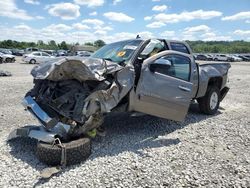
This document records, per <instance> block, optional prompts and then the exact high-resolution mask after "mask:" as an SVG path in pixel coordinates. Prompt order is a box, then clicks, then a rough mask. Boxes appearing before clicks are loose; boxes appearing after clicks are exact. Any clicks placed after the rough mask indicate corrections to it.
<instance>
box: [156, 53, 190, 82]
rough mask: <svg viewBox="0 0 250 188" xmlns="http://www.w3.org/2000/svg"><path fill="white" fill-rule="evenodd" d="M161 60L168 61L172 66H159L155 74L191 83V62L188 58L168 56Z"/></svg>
mask: <svg viewBox="0 0 250 188" xmlns="http://www.w3.org/2000/svg"><path fill="white" fill-rule="evenodd" d="M161 58H162V59H165V60H168V61H169V62H170V63H171V66H169V67H167V66H159V67H157V68H156V69H155V72H158V73H161V74H165V75H168V76H172V77H175V78H179V79H182V80H185V81H189V78H190V63H191V62H190V59H189V58H188V57H185V56H181V55H167V56H164V57H161Z"/></svg>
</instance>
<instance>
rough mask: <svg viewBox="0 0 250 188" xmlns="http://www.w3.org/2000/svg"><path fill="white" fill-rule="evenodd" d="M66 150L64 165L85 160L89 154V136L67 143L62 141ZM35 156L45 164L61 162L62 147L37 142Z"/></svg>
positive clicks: (52, 164) (54, 164)
mask: <svg viewBox="0 0 250 188" xmlns="http://www.w3.org/2000/svg"><path fill="white" fill-rule="evenodd" d="M63 145H64V147H65V150H66V165H74V164H77V163H80V162H82V161H84V160H86V159H87V158H88V157H89V156H90V154H91V141H90V139H89V138H80V139H78V140H73V141H70V142H68V143H63ZM36 154H37V157H38V159H39V160H40V161H42V162H43V163H45V164H47V165H51V166H57V165H60V164H61V158H62V148H61V147H59V146H58V145H54V146H53V145H52V144H48V143H44V142H38V144H37V152H36Z"/></svg>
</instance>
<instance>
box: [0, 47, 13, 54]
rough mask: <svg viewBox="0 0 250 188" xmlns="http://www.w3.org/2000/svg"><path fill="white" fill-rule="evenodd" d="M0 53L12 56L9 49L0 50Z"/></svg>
mask: <svg viewBox="0 0 250 188" xmlns="http://www.w3.org/2000/svg"><path fill="white" fill-rule="evenodd" d="M0 52H2V53H4V54H11V55H12V51H11V50H10V49H5V48H0Z"/></svg>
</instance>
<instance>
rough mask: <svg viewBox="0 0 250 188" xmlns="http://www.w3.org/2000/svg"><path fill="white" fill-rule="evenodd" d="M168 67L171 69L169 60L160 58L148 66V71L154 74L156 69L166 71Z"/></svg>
mask: <svg viewBox="0 0 250 188" xmlns="http://www.w3.org/2000/svg"><path fill="white" fill-rule="evenodd" d="M170 67H171V62H170V61H169V60H167V59H163V58H160V59H157V60H155V61H154V62H153V63H151V64H150V65H149V70H150V71H151V72H155V71H156V68H160V69H166V70H167V69H169V68H170Z"/></svg>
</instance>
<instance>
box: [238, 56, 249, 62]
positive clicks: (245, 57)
mask: <svg viewBox="0 0 250 188" xmlns="http://www.w3.org/2000/svg"><path fill="white" fill-rule="evenodd" d="M239 57H240V58H241V59H242V60H243V61H250V56H247V55H239Z"/></svg>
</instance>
